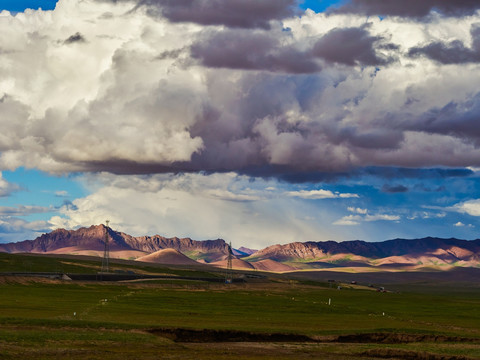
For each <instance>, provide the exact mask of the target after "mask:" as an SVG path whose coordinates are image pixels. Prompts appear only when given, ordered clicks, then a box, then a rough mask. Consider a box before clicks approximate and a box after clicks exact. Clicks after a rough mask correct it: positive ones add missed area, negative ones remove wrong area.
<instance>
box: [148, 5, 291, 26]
mask: <svg viewBox="0 0 480 360" xmlns="http://www.w3.org/2000/svg"><path fill="white" fill-rule="evenodd" d="M143 5H146V6H148V7H149V8H150V13H151V14H152V15H162V16H164V17H166V18H167V19H169V20H170V21H172V22H192V23H197V24H201V25H224V26H227V27H234V28H263V29H269V28H270V21H272V20H281V19H284V18H287V17H290V16H292V15H294V14H295V13H296V11H297V10H296V1H295V0H262V1H258V0H141V1H140V2H139V6H143Z"/></svg>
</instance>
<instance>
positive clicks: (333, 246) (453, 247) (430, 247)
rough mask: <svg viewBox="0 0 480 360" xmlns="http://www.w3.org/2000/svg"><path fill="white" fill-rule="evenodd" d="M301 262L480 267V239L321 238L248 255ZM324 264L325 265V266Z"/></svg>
mask: <svg viewBox="0 0 480 360" xmlns="http://www.w3.org/2000/svg"><path fill="white" fill-rule="evenodd" d="M267 259H270V260H275V261H277V262H282V263H290V264H292V263H293V264H294V263H298V265H299V266H300V267H302V268H305V267H309V265H311V266H310V267H312V268H323V267H324V268H328V267H332V266H333V267H335V266H336V267H339V266H342V267H345V266H350V267H359V266H385V267H387V266H431V267H441V266H445V267H446V266H475V267H478V266H480V240H473V241H467V240H459V239H454V238H452V239H441V238H433V237H427V238H422V239H413V240H406V239H394V240H387V241H382V242H366V241H360V240H355V241H343V242H340V243H338V242H335V241H319V242H305V243H300V242H295V243H290V244H286V245H272V246H269V247H267V248H265V249H263V250H260V251H257V252H256V253H254V254H253V255H251V256H249V257H247V258H244V260H246V261H259V260H267ZM322 265H323V266H322Z"/></svg>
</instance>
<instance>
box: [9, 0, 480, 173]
mask: <svg viewBox="0 0 480 360" xmlns="http://www.w3.org/2000/svg"><path fill="white" fill-rule="evenodd" d="M354 4H357V5H358V4H364V3H363V2H360V1H359V2H354ZM365 4H366V3H365ZM372 4H373V3H372ZM429 4H430V5H429V9H430V8H438V9H440V10H441V9H443V10H442V11H444V12H445V13H447V10H448V9H449V7H445V6H443V5H441V4H440V3H436V2H429ZM445 4H446V3H445ZM449 4H450V6H451V7H453V6H454V4H453V3H450V2H449ZM465 4H467V3H466V2H465ZM294 5H295V3H294V2H293V1H289V0H282V1H277V0H275V1H273V0H272V1H265V2H261V4H259V2H258V1H245V0H242V1H220V0H218V1H200V0H198V1H195V0H189V1H186V0H183V1H173V0H172V1H167V0H164V1H160V0H159V1H153V0H152V1H143V2H141V4H140V6H139V2H138V1H133V0H132V1H129V0H122V1H111V0H105V1H94V0H84V1H77V0H69V1H67V0H60V1H59V2H58V4H57V7H56V9H55V11H50V12H43V11H31V12H26V13H25V14H17V15H16V16H11V15H9V14H8V13H4V14H3V16H1V17H0V31H1V32H2V34H3V35H4V36H2V38H1V39H0V49H1V58H0V99H1V100H0V112H1V113H2V117H1V119H0V126H1V128H2V132H1V133H0V169H15V168H18V167H26V168H37V169H41V170H44V171H48V172H54V173H66V172H71V171H91V172H99V171H107V172H112V173H119V174H152V173H170V172H173V173H179V172H202V171H204V172H208V173H212V172H229V171H234V172H237V173H242V174H248V175H254V176H263V177H265V178H268V177H272V176H273V177H278V178H282V179H285V180H287V181H292V182H295V181H297V182H302V181H307V182H308V181H314V180H315V179H318V178H322V179H325V178H328V176H329V175H328V174H344V175H345V176H348V174H354V173H355V172H358V171H359V170H358V169H359V168H367V169H371V168H372V167H375V168H377V169H384V170H383V171H384V173H385V174H388V172H389V170H385V169H395V168H398V167H401V168H417V170H416V169H412V170H411V171H412V172H415V171H417V173H419V172H421V171H425V173H426V174H428V173H429V172H431V171H432V170H428V169H427V170H418V168H422V167H428V168H432V167H465V166H480V160H479V159H480V150H479V148H478V143H479V140H480V134H479V133H478V129H477V128H476V126H475V121H474V120H475V119H476V117H477V116H478V114H479V113H480V110H479V109H480V95H478V89H477V88H478V86H477V84H478V82H479V81H480V72H478V71H477V69H476V68H475V67H474V66H463V65H462V64H453V65H448V66H447V65H445V64H443V63H442V62H439V61H434V59H432V58H431V57H429V56H426V55H425V54H424V55H425V56H423V55H422V56H421V57H420V58H414V57H412V56H410V55H409V54H408V51H407V50H408V49H412V48H419V49H420V48H423V47H425V44H427V45H428V44H429V43H431V42H432V39H433V38H435V41H434V42H437V41H438V42H440V43H443V44H449V43H450V42H451V41H455V40H458V41H461V42H462V43H463V44H467V43H468V41H472V37H474V38H476V37H477V35H476V30H474V29H475V26H474V24H476V23H478V22H479V21H480V18H479V16H478V15H477V14H476V13H475V14H473V13H472V16H471V17H469V18H465V19H462V21H461V22H458V21H457V20H456V19H454V20H455V21H454V20H452V19H451V18H448V17H441V16H440V17H438V18H436V20H435V21H432V22H427V23H420V22H419V21H418V20H417V19H399V18H390V17H389V18H385V19H383V20H381V19H377V18H375V19H373V18H372V19H369V20H368V24H366V23H365V18H364V16H358V15H355V14H342V15H325V14H314V13H313V12H307V13H304V14H299V16H296V13H295V12H294V11H293V10H292V9H293V8H292V6H294ZM362 6H363V5H362ZM365 6H367V5H365ZM372 6H373V5H372ZM442 6H443V7H442ZM456 6H457V8H458V9H462V5H456ZM402 7H404V8H408V6H404V5H402ZM464 8H465V9H467V6H466V5H465V6H464ZM473 8H475V7H470V8H469V9H473ZM233 9H236V10H237V11H232V10H233ZM429 11H430V10H429ZM448 11H450V10H448ZM452 11H453V10H452ZM452 11H450V12H451V13H452V14H453V13H454V12H452ZM228 14H230V15H228ZM227 15H228V16H227ZM433 35H435V37H434V36H433ZM68 39H70V40H68ZM82 39H83V40H85V41H82ZM346 39H350V40H353V41H348V42H346V41H345V40H346ZM66 40H67V41H66ZM339 42H342V44H341V46H335V45H337V43H339ZM475 46H476V45H471V46H470V45H468V48H469V49H474V48H475ZM465 47H466V48H467V45H465ZM406 51H407V52H406ZM472 51H473V50H472ZM422 54H423V53H422ZM393 60H395V61H393ZM380 99H381V101H380ZM366 171H367V170H366ZM405 171H406V170H405ZM443 171H444V174H445V176H449V174H454V171H453V170H452V171H451V172H449V171H450V170H443ZM458 171H460V170H458ZM380 172H382V171H379V173H380ZM390 172H395V171H394V170H391V171H390ZM454 176H455V175H454Z"/></svg>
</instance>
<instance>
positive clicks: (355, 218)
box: [333, 207, 400, 226]
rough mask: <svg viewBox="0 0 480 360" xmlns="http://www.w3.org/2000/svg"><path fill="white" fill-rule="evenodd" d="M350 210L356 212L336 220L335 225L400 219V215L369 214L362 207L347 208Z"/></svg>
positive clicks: (352, 224)
mask: <svg viewBox="0 0 480 360" xmlns="http://www.w3.org/2000/svg"><path fill="white" fill-rule="evenodd" d="M347 210H348V211H350V212H353V213H355V214H354V215H347V216H344V217H342V218H340V219H338V220H336V221H335V222H334V223H333V225H341V226H354V225H360V224H361V223H362V222H372V221H399V220H400V216H399V215H391V214H381V213H379V214H369V213H368V210H366V209H361V208H353V207H349V208H348V209H347Z"/></svg>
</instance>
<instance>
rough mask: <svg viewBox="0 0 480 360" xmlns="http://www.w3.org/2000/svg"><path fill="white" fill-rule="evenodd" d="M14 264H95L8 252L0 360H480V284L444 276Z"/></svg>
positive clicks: (0, 304)
mask: <svg viewBox="0 0 480 360" xmlns="http://www.w3.org/2000/svg"><path fill="white" fill-rule="evenodd" d="M18 270H21V271H22V272H24V271H25V270H28V271H29V272H32V273H33V272H35V271H42V272H45V271H48V270H52V271H55V272H58V271H60V272H64V273H79V272H83V273H85V272H87V273H88V272H90V273H94V272H95V271H97V270H98V260H94V259H89V258H82V257H73V258H72V257H70V258H68V257H53V256H48V257H46V256H31V255H30V256H26V255H7V254H0V272H2V273H3V275H1V276H0V348H1V349H2V350H1V352H0V359H18V358H25V359H26V358H28V359H55V358H62V359H119V358H122V359H232V358H235V359H283V358H285V359H290V358H291V359H308V358H311V359H358V358H365V359H369V358H385V359H480V283H479V282H478V281H477V282H476V281H474V280H468V281H462V278H460V279H459V280H458V281H454V282H452V281H442V280H441V279H442V276H441V273H439V272H432V273H431V274H429V273H428V272H423V273H422V274H421V275H422V276H417V277H413V278H411V277H409V276H405V275H404V274H397V273H390V274H387V273H381V274H379V276H378V279H381V280H382V283H366V282H365V283H364V282H363V281H359V282H358V283H356V284H352V283H351V282H349V279H351V278H352V277H354V276H356V275H355V274H345V275H341V274H339V273H335V274H327V275H330V276H334V277H337V278H338V280H337V279H336V280H335V282H333V281H330V282H328V280H327V279H322V277H323V276H327V275H323V274H322V275H319V276H318V278H317V279H315V278H314V277H313V275H312V274H311V273H309V274H307V275H308V276H306V277H305V279H303V278H302V276H301V274H300V273H295V274H294V276H293V275H292V274H271V273H262V272H254V273H249V272H237V273H236V274H235V276H236V277H237V278H242V279H244V281H243V282H238V283H233V284H224V283H223V282H221V281H220V282H209V281H199V280H188V279H185V277H189V276H190V277H192V278H195V277H199V276H201V277H202V278H207V277H211V278H212V279H221V278H222V276H224V274H223V273H222V271H221V270H212V271H210V272H209V271H208V270H205V268H203V267H202V268H198V269H191V268H190V269H189V268H182V267H171V266H170V267H165V266H152V265H148V264H144V265H142V264H138V263H135V264H130V263H129V262H120V261H119V262H114V263H112V271H114V272H117V273H132V272H135V273H142V274H166V275H170V276H171V275H173V276H182V279H178V280H177V279H175V278H169V279H153V280H140V281H138V280H136V281H125V282H105V281H102V282H100V281H71V280H56V279H49V278H44V277H32V276H24V275H21V274H18V273H17V274H16V275H12V274H10V275H7V274H6V273H9V272H14V271H18ZM439 274H440V275H439ZM342 276H343V277H344V278H345V279H343V280H342V279H341V277H342ZM372 276H373V278H371V277H372ZM402 276H403V277H402ZM429 276H431V278H432V281H431V282H429V281H428V278H429ZM389 277H390V278H391V279H392V281H390V282H388V281H387V279H388V278H389ZM358 278H360V279H361V278H362V276H361V274H358ZM445 278H446V279H450V277H449V276H445ZM372 279H375V277H374V274H373V275H372V274H369V277H368V280H372ZM412 279H413V280H412ZM473 279H474V277H473ZM387 283H388V284H387ZM382 285H384V286H385V290H386V291H385V292H381V291H377V289H378V288H379V287H380V286H382ZM338 287H341V290H339V289H338Z"/></svg>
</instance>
